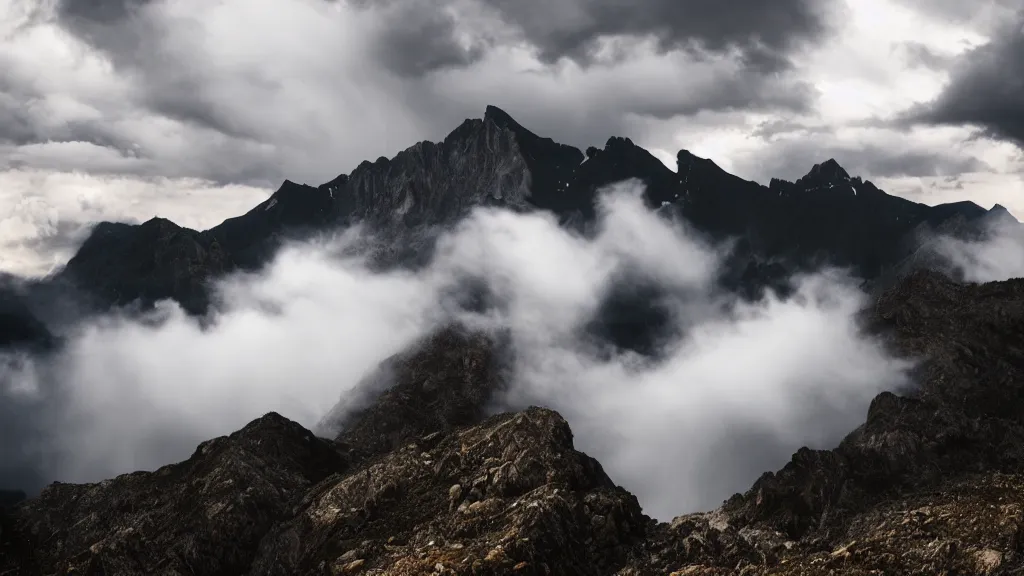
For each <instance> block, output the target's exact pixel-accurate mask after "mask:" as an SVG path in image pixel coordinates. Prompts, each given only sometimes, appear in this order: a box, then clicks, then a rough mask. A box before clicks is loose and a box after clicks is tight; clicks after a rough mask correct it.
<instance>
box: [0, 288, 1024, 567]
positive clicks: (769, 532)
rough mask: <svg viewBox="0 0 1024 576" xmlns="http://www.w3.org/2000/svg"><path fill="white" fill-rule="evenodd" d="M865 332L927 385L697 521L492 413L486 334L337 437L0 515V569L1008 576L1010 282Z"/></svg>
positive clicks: (552, 439)
mask: <svg viewBox="0 0 1024 576" xmlns="http://www.w3.org/2000/svg"><path fill="white" fill-rule="evenodd" d="M864 320H865V327H866V328H867V329H869V330H872V331H875V332H876V333H878V334H880V335H881V336H882V337H884V338H885V339H886V341H887V342H888V343H889V345H890V346H891V348H892V349H893V350H894V351H896V352H897V353H900V354H904V355H908V356H910V357H914V358H918V359H920V362H919V364H918V369H917V373H916V377H917V379H918V387H917V388H916V389H915V390H914V391H912V392H909V393H904V394H903V395H897V394H893V393H884V394H881V395H879V397H878V398H876V399H875V401H874V402H873V403H872V405H871V408H870V410H869V412H868V415H867V421H866V422H865V424H864V425H862V426H861V427H860V428H858V429H857V430H855V431H853V432H852V433H851V434H850V435H849V436H848V437H847V438H846V439H845V440H844V441H843V442H842V443H841V445H840V446H838V447H837V448H836V449H835V450H828V451H812V450H808V449H802V450H800V451H799V452H797V454H795V455H794V457H793V459H792V461H791V462H790V463H789V464H788V465H786V466H785V467H784V468H783V469H782V470H780V471H778V472H776V473H769V474H765V475H764V476H763V477H762V478H760V479H759V480H758V481H757V482H756V483H755V484H754V486H753V487H752V489H751V490H750V491H748V492H747V493H746V494H738V495H736V496H734V497H733V498H731V499H729V500H728V501H727V502H726V503H725V504H724V505H723V506H722V507H721V508H720V509H718V510H715V511H712V512H708V513H700V514H690V515H686V516H681V517H679V518H676V519H675V520H674V521H672V522H671V523H658V522H656V521H654V520H652V519H650V518H647V517H646V516H644V515H643V513H642V510H641V508H640V505H639V503H638V502H637V500H636V498H634V497H633V496H632V495H631V494H629V493H628V492H627V491H625V490H624V489H622V488H620V487H618V486H616V485H615V483H614V481H613V479H610V478H609V477H608V476H607V475H606V474H605V473H604V471H603V470H602V468H601V466H600V464H599V463H597V462H596V461H595V460H594V459H592V458H590V457H588V456H587V455H585V454H582V453H580V452H578V451H576V450H575V449H574V447H573V441H572V433H571V431H570V429H569V426H568V425H567V424H566V422H565V421H564V420H563V419H562V418H561V417H560V416H559V415H558V414H556V413H554V412H552V411H550V410H546V409H543V408H530V409H528V410H525V411H522V412H519V413H510V414H500V415H495V416H491V417H487V418H484V412H483V411H482V410H481V409H479V407H480V406H482V405H484V404H485V403H486V401H487V399H488V396H489V394H490V393H493V392H494V391H495V390H497V389H498V388H496V387H497V386H500V381H501V378H500V371H499V370H496V368H495V367H496V366H500V363H495V359H497V358H500V355H498V354H497V352H496V351H495V347H496V346H497V345H496V340H494V339H493V338H491V337H487V336H483V335H476V334H471V333H467V332H465V331H462V330H459V329H454V328H453V329H449V330H446V331H444V332H442V333H440V334H439V335H435V336H434V337H432V338H431V339H428V340H427V341H426V342H425V343H424V346H423V347H422V348H421V349H420V351H419V352H418V353H416V354H407V355H400V356H399V357H396V358H394V359H392V360H391V361H390V363H389V366H390V368H389V372H388V374H390V376H389V377H390V378H391V381H390V382H389V383H388V386H390V387H389V388H388V389H387V391H386V392H385V393H384V395H382V396H381V397H380V400H379V401H378V402H377V403H372V402H371V403H369V404H368V405H367V406H363V407H360V408H359V409H358V410H356V411H355V413H354V414H355V415H354V416H353V417H352V419H351V420H346V422H349V423H348V424H347V425H346V427H345V429H343V430H342V431H341V432H340V435H339V439H340V440H327V439H323V438H318V437H316V436H315V435H314V434H312V433H311V432H309V431H307V430H305V429H303V428H302V427H301V426H299V425H297V424H295V423H293V422H290V421H288V420H286V419H285V418H283V417H281V416H279V415H276V414H268V415H266V416H264V417H263V418H260V419H258V420H256V421H254V422H252V423H251V424H249V425H248V426H246V427H245V428H244V429H242V430H241V431H239V432H236V433H235V434H232V435H231V436H227V437H223V438H218V439H215V440H211V441H209V442H206V443H204V444H202V445H200V446H199V448H198V449H197V450H196V452H195V454H193V456H192V457H191V458H190V459H189V460H187V461H185V462H183V463H180V464H175V465H172V466H167V467H164V468H161V469H160V470H157V471H155V472H152V473H150V472H139V473H134V474H128V475H124V476H121V477H118V478H115V479H113V480H108V481H106V482H102V483H99V484H92V485H68V484H54V485H52V486H50V487H48V488H47V489H46V490H45V491H44V492H43V493H42V495H40V496H39V497H38V498H35V499H32V500H29V501H26V502H23V503H21V504H19V505H16V506H15V507H14V508H13V509H11V510H9V511H6V512H0V574H5V575H14V574H18V575H21V574H24V575H28V574H72V573H73V574H188V575H192V574H205V575H228V574H252V575H271V574H282V575H283V574H310V575H313V574H315V575H336V574H390V575H405V574H466V575H469V574H618V575H623V576H625V575H640V574H677V575H711V574H715V575H719V574H721V575H725V574H741V575H748V576H749V575H769V574H772V575H804V574H807V575H811V574H815V575H816V574H822V575H824V574H836V575H868V574H878V575H888V574H921V575H925V574H928V575H933V574H948V575H953V574H1005V575H1010V574H1018V573H1021V572H1022V571H1024V539H1022V536H1024V466H1022V465H1024V425H1022V416H1024V374H1022V373H1021V371H1022V369H1024V329H1022V328H1021V327H1022V326H1024V280H1012V281H1008V282H999V283H992V284H985V285H961V284H957V283H954V282H952V281H950V280H949V279H947V278H945V277H943V276H940V275H937V274H934V273H929V272H918V273H915V274H913V275H912V276H910V277H908V278H906V279H904V281H902V282H901V283H900V284H898V285H897V286H896V287H895V288H893V289H892V290H890V291H888V292H887V293H886V294H885V295H883V297H882V298H881V299H880V300H879V301H878V303H877V305H876V306H875V307H874V308H873V309H872V310H870V311H868V312H867V313H866V315H865V319H864ZM431 374H435V375H437V376H438V377H437V378H434V379H431V378H430V375H431ZM378 384H379V382H378ZM424 402H428V404H427V405H429V406H432V408H430V409H429V410H426V411H425V412H424V414H425V416H424V417H421V418H419V419H417V418H413V417H412V415H413V411H412V409H413V408H414V407H415V406H417V405H422V404H423V403H424ZM430 402H432V404H430ZM473 406H476V407H477V408H476V409H467V407H469V408H472V407H473ZM385 408H386V409H385ZM394 414H406V415H409V416H410V417H409V418H408V422H409V426H408V427H403V426H402V422H403V419H401V418H400V419H395V418H393V417H391V418H389V416H388V415H394ZM447 417H451V418H454V420H452V421H448V420H446V418H447ZM342 440H344V441H342ZM680 441H685V439H681V440H680ZM360 445H365V446H363V447H361V446H360Z"/></svg>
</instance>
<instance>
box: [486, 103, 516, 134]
mask: <svg viewBox="0 0 1024 576" xmlns="http://www.w3.org/2000/svg"><path fill="white" fill-rule="evenodd" d="M484 120H490V121H491V122H494V123H495V124H497V125H498V126H501V127H503V128H508V129H510V130H513V131H515V130H517V129H518V130H522V129H523V127H522V125H520V124H519V122H516V121H515V119H514V118H512V116H511V115H509V113H508V112H505V111H504V110H502V109H501V108H498V107H497V106H492V105H490V104H488V105H487V108H486V109H485V110H484Z"/></svg>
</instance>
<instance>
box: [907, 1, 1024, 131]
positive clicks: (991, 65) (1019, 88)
mask: <svg viewBox="0 0 1024 576" xmlns="http://www.w3.org/2000/svg"><path fill="white" fill-rule="evenodd" d="M908 117H909V118H910V119H911V120H912V121H917V122H924V123H929V124H948V125H970V126H976V127H978V128H980V129H981V130H982V131H983V133H984V134H985V135H987V136H990V137H993V138H998V139H1003V140H1009V141H1012V142H1015V143H1016V144H1017V145H1019V146H1024V18H1021V19H1020V20H1018V21H1017V22H1016V23H1015V24H1013V25H1010V26H1006V27H1005V28H1004V29H1003V30H1002V31H1001V32H1000V33H999V34H998V35H997V36H996V37H995V38H994V39H993V40H992V41H991V42H990V43H988V44H985V45H983V46H980V47H978V48H975V49H973V50H971V51H969V52H967V53H966V54H964V55H963V56H961V57H960V58H959V59H958V60H957V62H956V63H955V65H954V68H953V71H952V77H951V79H950V82H949V84H948V85H947V87H946V88H945V90H944V91H943V92H942V93H941V94H940V95H939V96H938V98H936V99H935V100H934V101H933V102H931V103H929V104H926V105H924V106H921V107H918V108H917V109H915V110H912V111H911V112H910V113H909V114H908Z"/></svg>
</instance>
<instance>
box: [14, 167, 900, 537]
mask: <svg viewBox="0 0 1024 576" xmlns="http://www.w3.org/2000/svg"><path fill="white" fill-rule="evenodd" d="M363 239H364V238H363V237H362V236H361V234H360V232H359V231H358V230H355V229H353V230H349V231H347V232H345V233H343V234H341V235H340V236H337V237H334V238H331V239H326V240H319V241H315V242H309V243H303V244H293V245H290V246H288V247H287V248H285V249H283V250H282V251H281V252H280V253H279V255H278V256H277V258H276V259H275V260H274V261H273V262H272V263H271V264H270V265H269V266H268V267H267V269H266V270H265V271H263V272H260V273H249V274H245V275H236V276H233V277H230V278H228V279H226V280H224V281H223V282H221V283H220V285H219V291H218V293H219V296H220V297H219V301H220V302H222V307H221V309H220V312H219V313H218V314H217V315H216V317H215V318H214V319H213V321H211V322H208V323H207V325H206V326H204V327H200V325H199V324H198V323H197V321H196V320H195V319H192V318H189V317H187V316H186V315H184V314H183V313H182V312H181V310H180V309H179V308H178V307H177V305H175V304H173V303H171V302H166V303H163V304H162V305H160V306H158V307H157V309H156V310H155V311H154V312H153V313H152V314H151V315H149V316H148V317H145V318H143V319H139V318H130V317H126V316H119V315H107V316H104V317H101V318H98V319H95V320H93V321H90V322H88V323H87V324H83V325H81V326H79V327H78V328H77V329H76V330H75V331H73V332H72V333H70V334H69V335H68V342H67V344H66V347H65V348H64V349H63V350H62V351H60V352H59V353H58V354H57V355H56V356H54V357H50V358H43V357H37V358H34V359H33V358H21V359H20V362H21V363H20V365H16V366H11V367H10V368H9V369H8V370H7V371H6V372H5V375H6V376H5V379H4V380H3V381H4V383H5V389H4V392H5V396H6V399H7V402H6V403H5V405H7V406H11V405H14V406H17V407H19V408H20V409H21V410H20V412H19V413H23V414H32V415H33V418H32V419H31V421H30V422H26V423H25V424H26V426H30V427H29V428H27V429H23V430H19V431H17V432H20V433H22V434H23V435H24V438H23V439H24V443H23V444H21V445H19V446H14V447H12V446H11V445H10V442H9V441H8V443H7V444H6V445H5V446H4V447H3V448H4V449H5V450H8V451H10V450H12V449H18V448H24V449H26V450H28V451H30V453H29V454H27V455H25V454H22V455H21V458H22V462H23V463H25V462H28V463H32V464H34V465H36V466H37V468H38V471H39V472H40V473H41V477H42V478H41V479H42V480H45V481H49V480H54V479H59V480H62V481H94V480H99V479H102V478H106V477H109V476H112V475H114V474H117V473H122V472H128V471H132V470H135V469H140V468H141V469H154V468H156V467H158V466H160V465H163V464H167V463H170V462H173V461H177V460H181V459H184V458H186V457H187V456H188V455H190V454H191V453H192V451H193V450H194V448H195V446H196V445H197V444H198V443H199V442H200V441H203V440H206V439H208V438H210V437H213V436H217V435H222V434H226V433H229V432H231V431H233V430H235V429H237V428H240V427H242V426H243V425H244V424H245V423H247V422H248V421H249V420H251V419H252V418H255V417H258V416H260V415H261V414H263V413H265V412H268V411H277V412H280V413H281V414H283V415H285V416H287V417H289V418H292V419H295V420H296V421H298V422H300V423H302V424H303V425H305V426H307V427H314V426H315V425H316V424H317V423H318V422H319V421H320V420H321V419H322V418H323V416H325V415H326V414H327V413H328V412H329V411H330V410H331V408H333V407H334V405H335V404H336V403H337V401H338V400H339V398H340V397H342V396H343V395H345V394H351V393H354V392H353V390H354V389H355V387H356V386H357V385H358V384H359V382H360V381H361V380H362V379H363V378H364V377H365V376H366V375H368V374H370V373H371V372H372V371H373V370H374V369H375V368H376V367H377V365H378V364H379V363H380V362H381V361H383V360H384V359H386V358H387V357H389V356H391V355H393V354H395V353H397V352H399V351H401V350H404V349H406V348H407V347H409V346H410V345H412V344H413V343H415V342H416V341H417V340H418V339H420V338H422V337H423V336H425V335H427V334H429V333H430V332H431V331H433V330H435V329H438V328H439V327H441V326H444V325H446V324H448V323H450V322H453V321H459V322H463V323H465V324H466V325H468V326H474V327H477V328H480V329H500V330H503V331H507V332H508V333H509V334H511V337H512V341H513V348H514V349H515V350H516V362H515V369H514V378H513V382H512V387H511V390H510V392H509V394H508V395H507V396H503V397H502V398H500V399H499V400H500V402H499V404H500V406H501V407H503V408H507V409H518V408H522V407H525V406H526V405H528V404H541V405H545V406H548V407H550V408H553V409H555V410H558V411H560V412H561V413H562V414H563V415H564V416H565V417H566V419H567V420H568V421H569V423H570V425H571V426H572V428H573V430H574V432H575V436H576V442H577V447H578V448H579V449H581V450H584V451H586V452H588V453H589V454H591V455H592V456H594V457H596V458H598V459H599V460H600V461H601V462H602V463H603V464H604V465H605V468H606V470H607V471H608V473H609V474H610V475H611V477H612V478H613V479H614V480H615V481H616V482H618V483H620V484H622V485H624V486H625V487H626V488H627V489H629V490H631V491H633V492H634V493H636V494H637V495H638V497H639V499H640V501H641V503H642V504H643V505H644V507H645V510H646V511H647V512H648V513H649V514H652V515H654V516H656V517H658V518H662V519H666V518H669V517H671V516H673V515H675V514H679V513H683V512H688V511H695V510H701V509H710V508H714V507H716V506H717V505H718V504H720V502H721V501H722V500H723V499H725V498H727V497H728V496H729V495H731V494H732V493H733V492H735V491H740V490H744V489H746V488H747V487H749V485H750V484H751V483H752V482H753V481H754V480H755V479H756V478H757V477H758V476H759V475H760V474H761V473H762V472H764V471H765V470H767V469H775V468H778V467H781V466H782V465H783V464H784V463H785V462H786V461H788V459H789V457H790V455H791V454H792V453H793V452H794V451H795V450H796V449H797V448H799V447H801V446H804V445H811V446H814V447H821V448H827V447H831V446H834V445H835V444H836V443H837V442H838V441H839V440H840V439H841V438H842V436H843V435H845V434H846V433H848V432H849V431H850V430H852V428H853V427H855V426H856V425H857V424H859V423H860V422H861V421H862V420H863V418H864V415H865V413H866V409H867V405H868V403H869V402H870V400H871V398H873V397H874V396H875V395H876V394H877V393H878V392H880V391H881V390H885V389H897V388H899V387H900V386H902V385H904V384H905V375H904V370H905V369H906V367H907V365H906V363H905V362H902V361H897V360H895V359H892V358H890V357H889V356H888V355H887V354H886V353H885V352H884V350H883V349H882V348H881V347H880V346H879V345H878V343H876V342H874V341H873V340H872V339H871V338H870V337H867V336H865V335H864V334H862V333H861V332H860V331H859V329H858V328H857V324H856V322H855V320H854V314H855V313H856V312H857V310H859V309H860V307H861V306H862V305H863V303H864V295H863V294H862V293H860V292H859V291H858V290H857V288H856V287H855V284H854V283H853V282H851V281H850V280H849V279H847V278H845V277H844V276H843V274H842V273H841V272H838V271H829V270H824V271H822V272H820V273H818V274H813V275H808V276H804V277H800V278H797V279H796V286H797V291H796V294H795V296H794V297H792V298H789V299H786V300H782V299H779V298H778V297H776V296H773V295H771V294H769V295H767V296H766V297H765V298H764V299H763V300H761V301H758V302H746V303H744V302H740V301H738V300H736V299H735V298H733V297H731V296H730V295H728V294H726V293H723V292H722V291H721V290H720V289H718V288H717V286H716V278H717V274H718V272H719V264H720V262H721V258H722V257H723V256H724V254H725V253H726V251H727V250H728V247H727V246H712V245H708V244H706V243H705V242H704V241H703V240H701V239H700V238H699V237H697V236H695V235H694V234H693V233H692V232H690V231H689V230H688V229H687V227H686V225H685V223H683V222H678V221H671V220H669V219H668V218H667V217H665V216H663V215H659V214H658V213H656V212H651V211H649V210H647V209H646V208H645V207H644V206H643V202H642V200H641V198H640V191H639V189H638V186H637V185H636V184H635V183H624V184H621V185H618V186H616V187H613V188H611V189H609V190H607V191H606V192H604V193H603V194H602V195H601V200H600V217H599V225H598V227H597V229H596V232H594V233H593V234H591V235H588V236H585V237H584V236H580V235H577V234H575V233H573V232H571V231H568V230H565V229H563V228H560V227H559V226H558V225H557V222H555V221H554V220H553V219H552V218H551V217H550V216H549V215H546V214H544V213H534V214H513V213H510V212H505V211H501V210H494V209H486V210H485V209H478V210H476V211H475V212H474V213H473V214H472V215H471V216H470V217H469V218H468V219H466V220H465V221H463V222H462V223H461V224H460V225H459V226H457V227H456V228H455V229H454V230H452V231H450V232H448V233H446V235H445V236H444V237H443V238H442V239H441V240H440V241H439V244H438V248H437V252H436V256H435V258H434V260H433V262H432V263H431V264H430V265H429V266H427V267H425V268H424V269H422V270H420V271H417V272H410V271H390V272H379V271H377V272H374V271H371V269H370V268H369V267H368V266H367V265H366V262H365V261H363V260H362V259H361V257H360V256H358V255H354V254H353V253H352V252H351V250H348V248H350V247H351V246H353V245H354V243H357V242H360V241H362V240H363ZM467 278H473V279H475V280H482V281H484V282H486V283H487V285H488V288H489V291H490V293H491V294H492V299H493V301H494V305H493V306H491V307H489V308H488V309H487V310H485V311H484V312H470V311H467V310H462V309H459V308H453V307H451V306H448V304H449V303H450V300H447V299H445V298H443V297H442V295H443V294H444V293H446V291H448V290H450V289H451V288H452V287H453V286H454V285H457V284H458V283H459V282H462V281H464V280H466V279H467ZM624 280H625V281H631V282H637V281H643V282H652V283H654V284H656V285H657V286H659V287H660V288H661V290H662V293H663V294H664V304H665V309H666V310H669V311H670V318H671V322H672V323H673V324H675V325H676V327H677V328H678V329H677V330H676V331H674V332H671V337H670V338H668V339H667V340H666V341H665V342H663V343H662V345H661V350H660V353H659V354H658V355H657V356H656V357H655V359H653V360H652V359H651V358H646V359H645V358H641V357H639V356H638V355H636V354H635V353H631V352H623V351H619V352H616V353H613V354H608V353H607V351H599V350H596V349H595V348H594V346H593V342H592V340H590V339H589V338H587V337H586V336H585V330H584V327H585V326H586V325H587V323H588V322H590V321H592V320H593V319H594V317H595V315H596V314H597V313H598V311H599V309H600V305H601V303H602V301H603V300H604V299H605V298H606V297H607V295H608V294H609V293H610V291H612V290H613V289H614V288H615V287H616V286H617V285H619V284H620V283H621V282H623V281H624ZM12 403H13V404H12ZM11 432H12V433H14V432H16V431H14V430H12V431H11ZM8 438H9V439H10V438H12V436H8ZM33 451H34V452H33Z"/></svg>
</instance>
